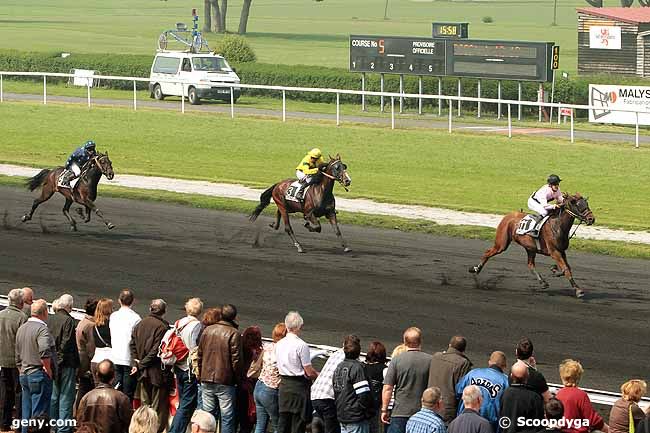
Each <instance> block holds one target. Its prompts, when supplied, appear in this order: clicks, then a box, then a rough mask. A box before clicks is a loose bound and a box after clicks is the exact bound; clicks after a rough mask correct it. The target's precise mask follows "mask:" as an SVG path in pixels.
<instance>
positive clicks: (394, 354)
mask: <svg viewBox="0 0 650 433" xmlns="http://www.w3.org/2000/svg"><path fill="white" fill-rule="evenodd" d="M407 349H408V347H406V346H405V345H404V344H398V345H397V346H395V348H394V349H393V352H392V353H391V354H390V359H395V358H396V357H397V355H399V354H400V353H404V352H406V350H407ZM387 372H388V368H387V369H386V371H384V380H385V379H386V373H387ZM383 392H384V387H383V386H382V393H383ZM382 398H383V394H382ZM381 405H382V402H381V399H380V400H379V409H380V410H379V422H380V424H381V425H382V426H383V424H384V423H383V422H382V421H381V415H382V411H381ZM393 406H395V388H394V387H393V392H391V394H390V401H389V402H388V412H387V413H388V414H389V416H390V414H391V413H392V412H393Z"/></svg>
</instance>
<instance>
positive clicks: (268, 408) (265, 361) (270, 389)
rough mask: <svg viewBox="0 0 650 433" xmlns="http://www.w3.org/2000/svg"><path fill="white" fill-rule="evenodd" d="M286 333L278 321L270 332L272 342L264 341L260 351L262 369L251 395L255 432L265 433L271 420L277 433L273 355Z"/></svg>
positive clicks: (277, 381) (276, 380) (277, 375)
mask: <svg viewBox="0 0 650 433" xmlns="http://www.w3.org/2000/svg"><path fill="white" fill-rule="evenodd" d="M286 335H287V327H286V326H285V325H284V323H278V324H276V325H275V326H274V327H273V332H272V333H271V339H272V340H273V342H272V343H266V344H265V345H264V346H263V347H264V352H262V371H261V372H260V377H259V380H258V381H257V383H256V384H255V391H254V392H253V397H254V398H255V416H256V418H257V423H256V425H255V433H266V426H267V424H268V422H269V419H270V421H271V428H272V429H273V433H278V416H279V415H278V387H279V386H280V373H279V372H278V363H277V360H276V357H275V345H276V343H277V342H278V341H280V340H281V339H283V338H284V337H285V336H286Z"/></svg>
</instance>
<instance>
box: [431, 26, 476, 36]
mask: <svg viewBox="0 0 650 433" xmlns="http://www.w3.org/2000/svg"><path fill="white" fill-rule="evenodd" d="M431 26H432V36H433V37H434V38H461V39H467V38H468V37H469V31H468V27H469V23H431Z"/></svg>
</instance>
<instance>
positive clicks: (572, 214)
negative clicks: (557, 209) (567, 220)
mask: <svg viewBox="0 0 650 433" xmlns="http://www.w3.org/2000/svg"><path fill="white" fill-rule="evenodd" d="M563 209H564V210H565V211H566V213H568V214H569V215H571V216H572V217H574V218H578V225H577V226H576V228H575V229H573V233H572V234H571V236H569V239H573V237H574V236H575V234H576V232H577V231H578V227H580V224H582V223H583V222H584V221H585V219H584V216H582V215H578V214H577V213H575V212H573V211H572V210H571V209H569V208H568V207H566V206H565V207H564V208H563Z"/></svg>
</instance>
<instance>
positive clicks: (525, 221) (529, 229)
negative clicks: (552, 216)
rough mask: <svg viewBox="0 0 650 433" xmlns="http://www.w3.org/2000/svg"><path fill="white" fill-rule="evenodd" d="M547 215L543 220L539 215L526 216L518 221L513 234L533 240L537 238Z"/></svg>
mask: <svg viewBox="0 0 650 433" xmlns="http://www.w3.org/2000/svg"><path fill="white" fill-rule="evenodd" d="M548 217H549V216H548V215H546V216H545V217H544V218H541V217H540V216H539V215H531V214H528V215H526V216H525V217H523V218H522V219H521V220H520V221H519V226H517V230H515V233H516V234H518V235H530V236H532V237H534V238H537V237H539V231H540V230H541V229H542V226H543V225H544V223H545V222H546V220H548Z"/></svg>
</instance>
